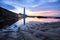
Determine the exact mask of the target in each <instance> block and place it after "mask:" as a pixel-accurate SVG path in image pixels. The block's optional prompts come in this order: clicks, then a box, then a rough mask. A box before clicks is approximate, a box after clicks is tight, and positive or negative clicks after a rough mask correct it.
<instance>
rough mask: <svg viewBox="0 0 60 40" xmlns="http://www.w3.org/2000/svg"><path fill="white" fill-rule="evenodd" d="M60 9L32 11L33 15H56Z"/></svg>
mask: <svg viewBox="0 0 60 40" xmlns="http://www.w3.org/2000/svg"><path fill="white" fill-rule="evenodd" d="M59 13H60V12H59V11H53V10H52V11H39V12H31V14H28V15H31V16H56V15H57V14H59Z"/></svg>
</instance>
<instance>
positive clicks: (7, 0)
mask: <svg viewBox="0 0 60 40" xmlns="http://www.w3.org/2000/svg"><path fill="white" fill-rule="evenodd" d="M0 7H3V8H6V9H8V10H10V11H13V12H16V13H23V8H24V7H25V8H26V14H28V15H36V16H38V15H40V16H59V17H60V0H0Z"/></svg>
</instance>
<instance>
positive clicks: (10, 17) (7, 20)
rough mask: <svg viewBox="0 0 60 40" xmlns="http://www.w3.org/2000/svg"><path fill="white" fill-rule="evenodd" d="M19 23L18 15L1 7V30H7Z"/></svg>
mask: <svg viewBox="0 0 60 40" xmlns="http://www.w3.org/2000/svg"><path fill="white" fill-rule="evenodd" d="M16 21H18V15H17V14H16V13H14V12H11V11H9V10H7V9H4V8H2V7H0V29H1V28H5V27H7V26H9V25H11V24H13V23H14V22H16Z"/></svg>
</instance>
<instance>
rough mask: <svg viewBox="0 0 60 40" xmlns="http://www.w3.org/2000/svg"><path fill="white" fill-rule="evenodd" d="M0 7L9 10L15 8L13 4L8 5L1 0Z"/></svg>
mask: <svg viewBox="0 0 60 40" xmlns="http://www.w3.org/2000/svg"><path fill="white" fill-rule="evenodd" d="M0 7H3V8H6V9H9V10H13V9H15V7H14V6H12V5H9V4H5V3H4V2H3V1H2V0H0Z"/></svg>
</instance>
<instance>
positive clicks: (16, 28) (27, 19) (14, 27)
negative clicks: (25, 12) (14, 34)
mask: <svg viewBox="0 0 60 40" xmlns="http://www.w3.org/2000/svg"><path fill="white" fill-rule="evenodd" d="M32 21H33V22H58V21H60V19H53V18H26V23H29V22H32ZM19 27H20V28H21V29H24V28H25V26H24V25H23V19H21V20H19V21H17V22H16V23H14V24H12V25H11V26H9V27H8V28H7V29H11V30H13V31H17V30H18V28H19ZM3 31H7V30H3Z"/></svg>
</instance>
